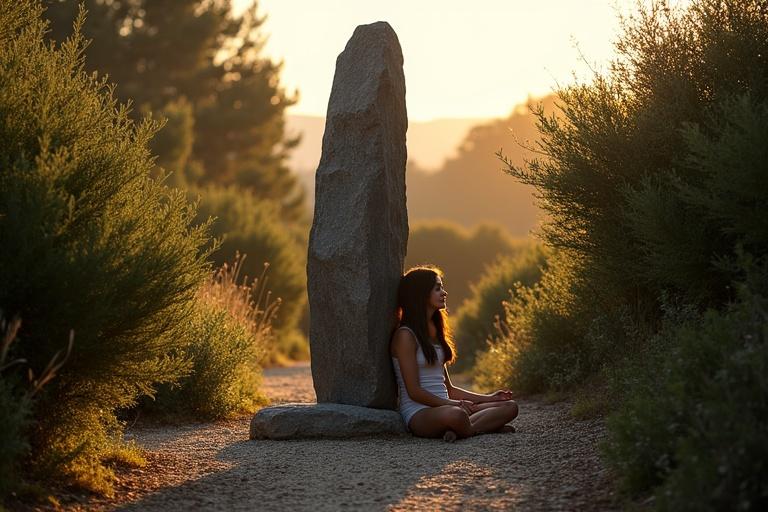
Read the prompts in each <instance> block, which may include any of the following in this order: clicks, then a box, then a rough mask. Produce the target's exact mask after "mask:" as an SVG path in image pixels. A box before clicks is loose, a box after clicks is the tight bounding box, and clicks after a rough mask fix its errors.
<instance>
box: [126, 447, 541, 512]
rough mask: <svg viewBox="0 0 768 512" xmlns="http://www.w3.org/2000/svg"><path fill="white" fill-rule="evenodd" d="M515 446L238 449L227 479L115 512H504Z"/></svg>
mask: <svg viewBox="0 0 768 512" xmlns="http://www.w3.org/2000/svg"><path fill="white" fill-rule="evenodd" d="M516 444H517V441H516V439H515V437H514V434H512V435H489V436H483V437H478V438H473V439H469V440H464V441H460V442H457V443H453V444H448V443H444V442H442V441H440V440H425V439H417V438H412V437H383V438H360V439H350V440H311V441H310V440H301V441H241V442H238V443H235V444H233V445H230V446H227V447H226V448H225V449H223V450H222V451H220V452H219V455H218V457H217V458H218V459H219V460H222V461H224V462H231V463H232V464H233V466H232V467H231V468H230V469H227V470H224V471H220V472H217V473H214V474H209V475H207V476H204V477H202V478H199V479H197V480H193V481H190V482H186V483H184V484H182V485H180V486H177V487H172V488H166V489H163V490H160V491H158V492H157V493H155V494H152V495H149V496H146V497H145V498H143V499H141V500H140V501H137V502H134V503H131V504H127V505H124V506H122V507H121V508H119V509H118V510H123V511H134V510H135V511H139V510H141V511H147V510H150V511H151V510H162V511H163V512H169V511H173V510H195V509H197V510H201V509H204V510H272V509H275V510H310V509H311V510H339V509H344V508H349V509H366V510H380V509H392V508H394V509H398V508H400V507H403V508H409V509H412V508H414V507H417V508H424V507H427V508H434V507H439V508H443V509H445V508H464V507H465V506H468V505H469V506H471V507H472V508H491V509H493V508H498V507H499V506H503V508H507V509H508V508H509V507H510V506H514V504H515V503H516V502H517V501H518V500H519V499H521V498H524V496H523V495H524V494H525V490H526V487H527V486H526V484H525V483H524V482H518V483H515V482H513V481H510V476H511V474H509V472H510V471H511V470H512V469H513V468H514V467H515V465H516V463H515V460H514V457H513V454H514V452H515V446H516ZM491 452H492V453H491ZM484 459H485V460H488V462H492V465H488V464H484V463H483V460H484ZM500 470H501V471H500Z"/></svg>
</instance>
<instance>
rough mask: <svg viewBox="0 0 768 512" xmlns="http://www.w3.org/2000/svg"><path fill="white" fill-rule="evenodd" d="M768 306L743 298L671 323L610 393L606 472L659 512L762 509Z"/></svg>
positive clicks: (766, 498)
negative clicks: (615, 394)
mask: <svg viewBox="0 0 768 512" xmlns="http://www.w3.org/2000/svg"><path fill="white" fill-rule="evenodd" d="M766 375H768V301H767V300H766V298H765V297H763V296H760V295H757V294H755V293H754V292H752V291H751V290H748V289H746V288H745V289H743V291H742V293H741V297H740V300H739V301H738V302H737V303H735V304H734V305H733V306H732V307H730V308H728V310H727V311H725V312H718V311H715V310H710V311H708V312H706V313H705V314H703V315H701V316H696V317H694V318H692V319H688V320H687V321H685V322H684V323H681V324H677V323H674V322H673V323H671V324H668V326H667V327H666V328H665V329H662V331H661V332H660V333H659V334H658V335H657V336H656V337H655V338H654V339H652V343H651V346H650V347H649V348H648V350H647V352H646V353H645V354H644V357H643V359H641V360H640V361H639V362H638V363H636V364H635V365H633V366H632V367H630V368H629V369H628V370H626V371H625V372H624V373H623V378H622V379H620V380H618V382H617V384H618V385H620V386H621V387H622V388H623V390H622V391H623V393H624V394H625V395H626V396H627V397H628V398H627V400H626V402H625V403H624V404H623V406H622V407H621V408H620V410H619V411H618V412H617V413H616V414H614V415H613V416H612V417H611V418H610V422H609V426H610V429H611V432H612V435H611V437H610V439H609V442H608V444H607V446H606V451H607V454H608V458H609V461H610V462H611V465H612V466H613V467H614V468H615V469H616V470H617V472H618V474H619V475H621V479H622V483H623V485H624V487H625V488H626V489H627V490H628V491H630V492H643V491H645V490H646V489H649V488H654V487H657V486H658V488H657V490H656V501H657V504H658V508H660V509H662V510H691V511H699V510H765V508H766V507H767V506H768V480H766V478H765V476H766V471H768V469H767V468H766V466H765V465H766V460H768V443H766V440H765V432H766V431H768V420H767V419H766V418H768V381H766Z"/></svg>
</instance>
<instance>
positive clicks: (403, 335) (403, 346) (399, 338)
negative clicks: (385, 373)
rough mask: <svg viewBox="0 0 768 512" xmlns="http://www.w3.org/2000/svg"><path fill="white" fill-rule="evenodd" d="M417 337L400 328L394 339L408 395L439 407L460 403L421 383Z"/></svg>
mask: <svg viewBox="0 0 768 512" xmlns="http://www.w3.org/2000/svg"><path fill="white" fill-rule="evenodd" d="M416 343H417V341H416V339H415V338H414V336H413V334H412V333H411V332H410V331H408V330H407V329H400V330H398V331H397V332H396V333H395V337H394V339H393V340H392V353H393V355H394V357H396V358H397V362H398V364H399V365H400V373H401V374H402V376H403V382H404V383H405V389H406V391H408V396H410V397H411V399H412V400H415V401H416V402H419V403H422V404H424V405H428V406H430V407H438V406H441V405H460V402H459V401H458V400H446V399H444V398H440V397H439V396H436V395H433V394H432V393H430V392H429V391H426V390H424V388H422V387H421V385H420V384H419V367H418V364H417V363H416Z"/></svg>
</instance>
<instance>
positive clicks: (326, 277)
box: [307, 22, 408, 409]
mask: <svg viewBox="0 0 768 512" xmlns="http://www.w3.org/2000/svg"><path fill="white" fill-rule="evenodd" d="M407 127H408V116H407V113H406V109H405V77H404V75H403V54H402V51H401V49H400V43H399V42H398V40H397V35H396V34H395V32H394V30H392V27H390V26H389V24H388V23H385V22H377V23H372V24H370V25H361V26H359V27H357V28H356V29H355V32H354V34H353V35H352V38H351V39H350V40H349V42H348V43H347V46H346V48H345V49H344V51H343V52H342V53H341V54H340V55H339V57H338V58H337V59H336V74H335V75H334V78H333V89H332V90H331V97H330V100H329V102H328V115H327V117H326V122H325V133H324V135H323V153H322V158H321V159H320V165H319V167H318V169H317V174H316V178H315V215H314V220H313V222H312V231H311V232H310V235H309V255H308V260H307V280H308V283H307V285H308V291H309V308H310V329H309V341H310V348H311V354H312V378H313V380H314V385H315V392H316V393H317V401H318V402H332V403H339V404H350V405H358V406H363V407H373V408H382V409H393V408H395V406H396V397H397V388H396V386H395V381H394V374H393V371H392V363H391V360H390V356H389V337H390V335H391V332H392V328H393V327H394V325H393V322H394V316H395V307H396V300H397V285H398V282H399V279H400V276H401V275H402V271H403V261H404V258H405V250H406V244H407V242H408V214H407V211H406V205H405V161H406V156H407V155H406V148H405V132H406V130H407Z"/></svg>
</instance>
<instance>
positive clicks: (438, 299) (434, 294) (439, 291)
mask: <svg viewBox="0 0 768 512" xmlns="http://www.w3.org/2000/svg"><path fill="white" fill-rule="evenodd" d="M446 297H448V292H446V291H445V288H443V280H442V279H441V278H440V276H437V279H436V280H435V285H434V286H433V287H432V291H431V292H430V293H429V303H428V306H429V307H430V308H432V309H435V310H438V309H445V299H446Z"/></svg>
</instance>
